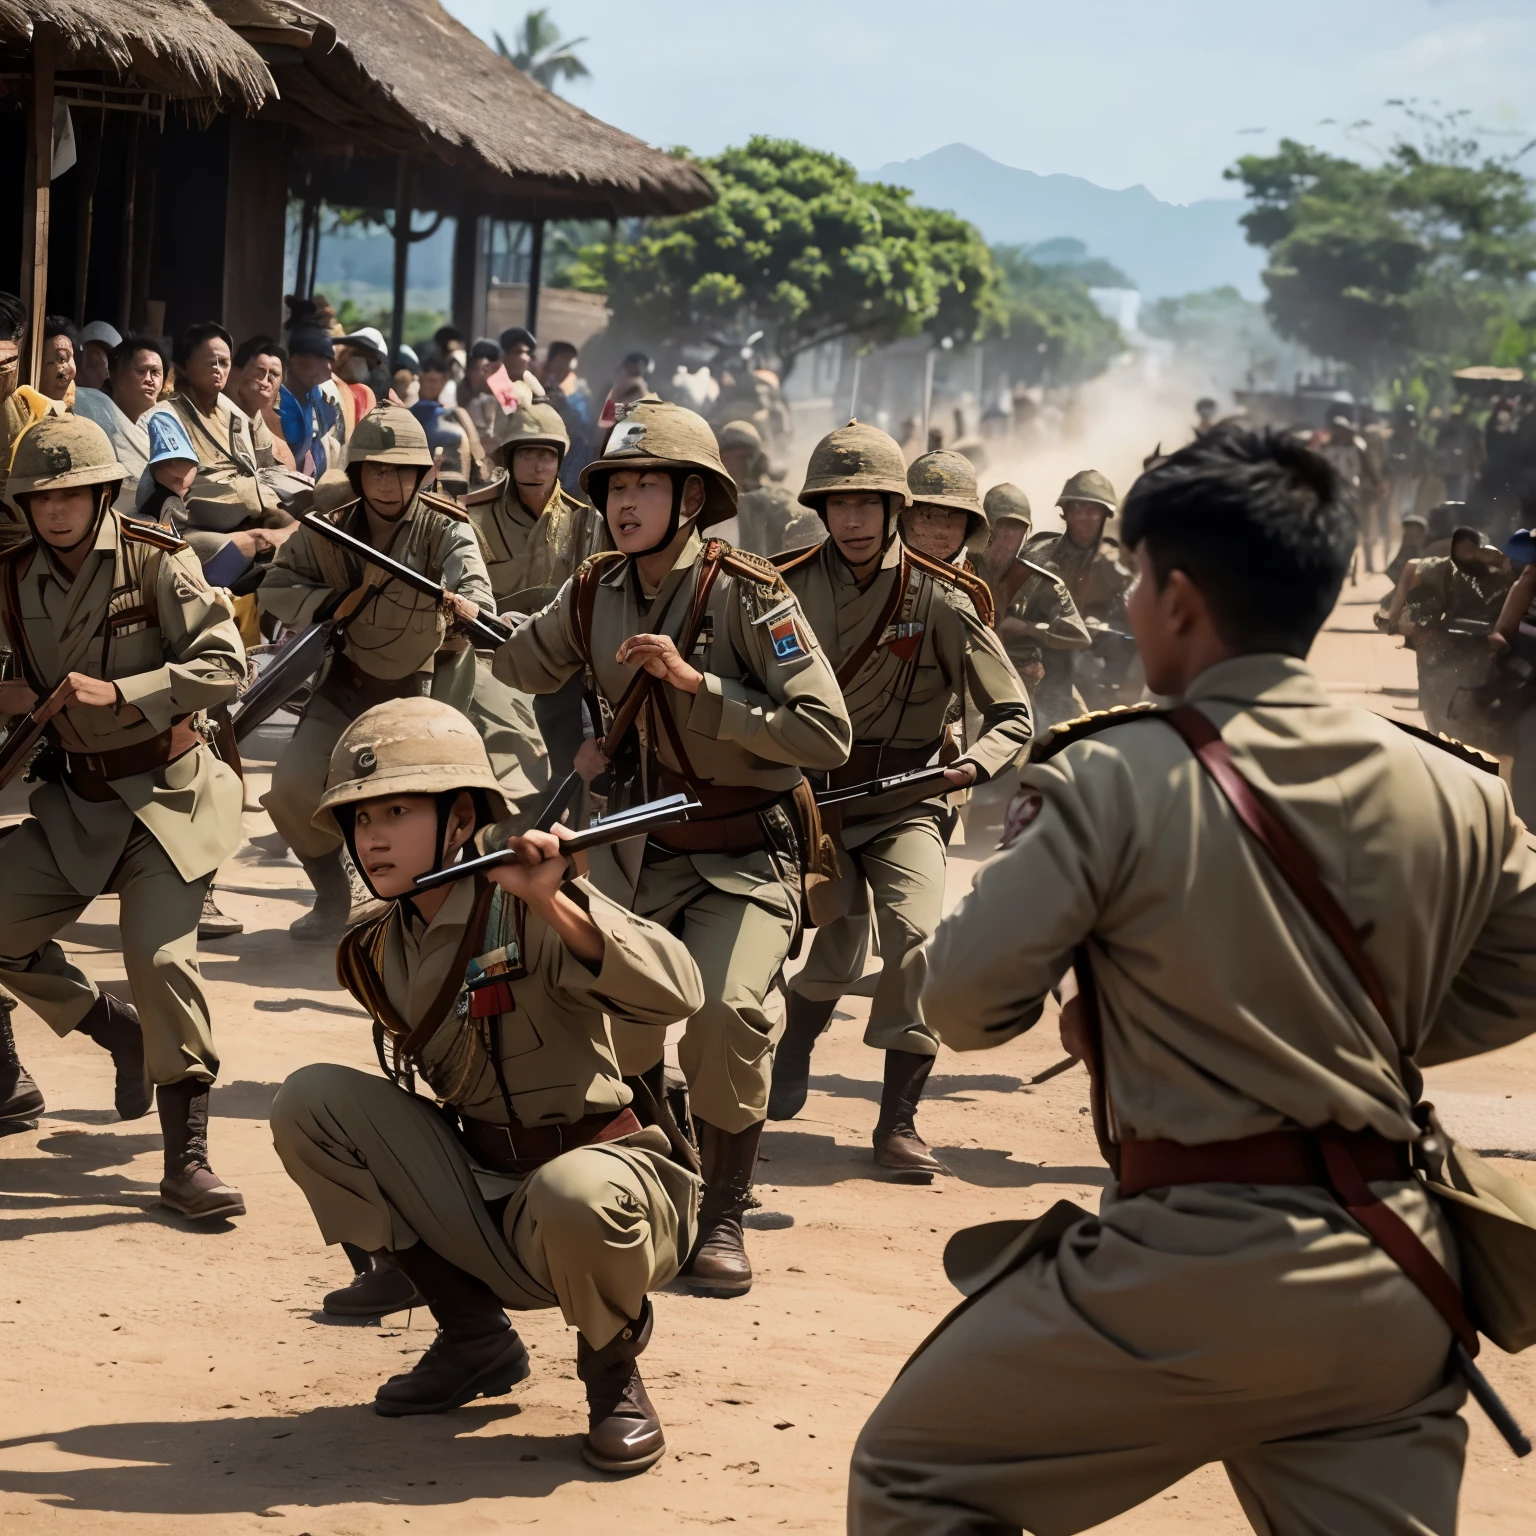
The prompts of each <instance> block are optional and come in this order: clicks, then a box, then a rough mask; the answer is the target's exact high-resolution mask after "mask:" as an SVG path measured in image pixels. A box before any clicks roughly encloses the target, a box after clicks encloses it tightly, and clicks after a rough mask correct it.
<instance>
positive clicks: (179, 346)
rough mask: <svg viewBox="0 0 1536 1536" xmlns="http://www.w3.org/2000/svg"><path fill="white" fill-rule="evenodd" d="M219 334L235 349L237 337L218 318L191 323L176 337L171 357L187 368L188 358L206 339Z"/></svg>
mask: <svg viewBox="0 0 1536 1536" xmlns="http://www.w3.org/2000/svg"><path fill="white" fill-rule="evenodd" d="M215 336H217V337H218V339H219V340H220V341H222V342H223V343H224V345H225V346H226V347H228V348H229V350H230V351H231V352H233V351H234V350H235V338H234V337H233V336H231V335H230V334H229V332H228V331H226V330H225V329H224V327H223V326H222V325H220V324H219V322H218V321H217V320H199V321H198V322H197V324H196V325H189V326H188V327H187V328H186V330H184V331H183V332H182V333H181V335H180V336H178V337H177V338H176V342H175V345H174V346H173V347H172V349H171V359H172V361H173V362H174V363H175V364H176V366H177V367H178V368H185V367H186V366H187V362H188V360H189V359H190V358H191V356H192V354H193V353H194V352H196V351H197V349H198V348H199V347H200V346H202V344H203V343H204V342H205V341H212V340H213V339H214V337H215Z"/></svg>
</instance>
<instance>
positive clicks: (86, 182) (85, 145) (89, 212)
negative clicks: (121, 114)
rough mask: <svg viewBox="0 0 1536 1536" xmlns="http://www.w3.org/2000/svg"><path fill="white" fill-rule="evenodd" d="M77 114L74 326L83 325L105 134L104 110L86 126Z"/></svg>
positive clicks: (82, 114) (94, 114) (81, 114)
mask: <svg viewBox="0 0 1536 1536" xmlns="http://www.w3.org/2000/svg"><path fill="white" fill-rule="evenodd" d="M84 116H85V114H84V113H80V114H79V116H78V117H77V119H76V123H75V140H76V142H77V143H78V144H79V146H80V151H79V155H80V157H79V160H78V161H77V162H76V165H75V170H76V171H77V172H78V178H77V179H78V181H79V187H78V189H77V191H76V194H75V324H76V325H84V324H85V306H86V300H87V291H88V289H89V287H90V280H91V237H92V234H93V232H94V227H95V223H96V182H97V180H98V178H99V177H100V175H101V147H102V146H101V141H102V138H103V137H104V135H105V133H106V118H107V114H106V112H105V111H102V112H96V113H93V114H92V117H93V118H94V119H95V120H94V121H93V122H92V123H91V124H90V125H89V127H87V126H86V124H85V122H84V121H81V119H83V118H84Z"/></svg>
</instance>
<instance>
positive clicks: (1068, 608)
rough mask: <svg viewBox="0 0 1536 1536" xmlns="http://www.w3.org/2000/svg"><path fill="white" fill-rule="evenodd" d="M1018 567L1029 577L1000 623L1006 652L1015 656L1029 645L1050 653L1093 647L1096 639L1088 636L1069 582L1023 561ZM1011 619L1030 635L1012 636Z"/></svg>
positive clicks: (1029, 562)
mask: <svg viewBox="0 0 1536 1536" xmlns="http://www.w3.org/2000/svg"><path fill="white" fill-rule="evenodd" d="M1018 563H1019V564H1020V565H1024V566H1027V567H1029V574H1028V575H1026V576H1025V578H1024V581H1023V584H1022V585H1021V586H1020V587H1019V588H1018V589H1017V590H1016V591H1015V592H1014V594H1013V597H1012V599H1011V600H1010V601H1009V604H1008V611H1007V612H1006V613H1005V614H1004V615H1003V618H1002V619H1001V620H999V622H998V626H997V627H998V633H999V635H1000V636H1001V637H1002V642H1003V649H1004V650H1006V651H1007V652H1008V654H1009V655H1010V656H1012V655H1014V654H1015V653H1016V652H1017V651H1019V650H1020V649H1022V647H1024V646H1026V645H1038V646H1043V647H1044V648H1045V649H1046V650H1048V651H1081V650H1086V649H1087V648H1088V647H1089V646H1091V645H1092V644H1093V636H1092V635H1090V634H1089V633H1088V626H1087V625H1086V624H1084V623H1083V618H1082V615H1081V614H1080V613H1079V612H1078V611H1077V604H1076V603H1074V602H1073V601H1072V594H1071V593H1070V592H1069V591H1068V590H1067V584H1066V582H1064V581H1063V580H1062V579H1061V577H1060V576H1058V575H1057V574H1056V573H1055V572H1054V571H1048V570H1045V569H1044V568H1042V567H1039V566H1036V565H1034V563H1033V562H1032V561H1029V560H1022V559H1021V560H1019V561H1018ZM1009 619H1012V620H1014V621H1015V622H1016V623H1020V624H1026V625H1028V626H1029V629H1030V633H1029V634H1028V635H1020V634H1017V633H1015V632H1013V629H1012V626H1011V625H1007V624H1006V621H1007V620H1009Z"/></svg>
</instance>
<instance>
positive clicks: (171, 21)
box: [0, 0, 277, 112]
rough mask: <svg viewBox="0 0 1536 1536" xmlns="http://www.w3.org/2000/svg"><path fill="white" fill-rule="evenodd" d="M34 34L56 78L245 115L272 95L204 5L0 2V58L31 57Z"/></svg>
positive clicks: (164, 0)
mask: <svg viewBox="0 0 1536 1536" xmlns="http://www.w3.org/2000/svg"><path fill="white" fill-rule="evenodd" d="M40 26H44V27H47V28H49V30H50V31H52V33H53V34H54V36H55V38H56V40H57V49H58V52H57V56H56V58H55V61H54V67H55V69H58V70H71V71H78V70H90V71H97V70H100V71H103V72H105V73H107V74H109V75H116V76H125V75H127V74H129V73H130V72H131V73H132V74H133V76H134V78H135V79H136V80H137V81H138V82H139V84H141V85H143V86H144V87H146V88H147V89H149V90H154V91H160V92H163V93H164V94H165V95H167V96H171V97H175V98H177V99H180V100H192V101H194V102H196V101H201V102H207V103H213V102H223V103H225V104H229V105H235V106H239V107H242V108H243V109H244V110H245V111H247V112H254V111H255V110H256V109H257V108H258V107H259V106H261V105H262V103H263V102H265V101H267V100H268V99H270V98H271V97H274V96H275V95H276V94H277V88H276V87H275V86H274V84H273V83H272V76H271V74H270V73H269V72H268V70H267V66H266V65H265V64H264V63H262V61H261V57H260V55H259V54H258V53H257V52H256V50H255V49H254V48H253V47H251V45H250V44H249V43H248V42H246V41H245V39H244V38H241V37H238V36H236V34H235V33H233V32H231V31H230V30H229V28H228V27H227V26H225V25H224V23H223V22H222V21H220V20H219V18H218V17H217V16H215V15H214V14H213V13H212V12H211V11H210V10H209V9H208V7H207V6H206V5H205V4H204V3H203V0H0V52H4V53H23V54H24V53H26V52H28V51H30V49H31V46H32V34H33V29H34V28H35V27H40Z"/></svg>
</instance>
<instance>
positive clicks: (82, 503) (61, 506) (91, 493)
mask: <svg viewBox="0 0 1536 1536" xmlns="http://www.w3.org/2000/svg"><path fill="white" fill-rule="evenodd" d="M27 511H28V513H29V514H30V515H31V518H32V526H33V527H34V528H36V529H37V536H38V537H39V538H40V539H42V540H43V542H44V543H45V544H51V545H53V547H54V548H55V549H73V548H74V547H75V545H77V544H78V543H79V542H80V541H81V539H83V538H84V537H85V536H86V534H88V533H89V532H90V531H91V524H92V523H93V522H94V521H95V518H96V487H95V486H92V485H72V486H69V487H68V488H67V489H65V490H62V491H33V492H32V494H31V495H30V496H29V497H28V498H27Z"/></svg>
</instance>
